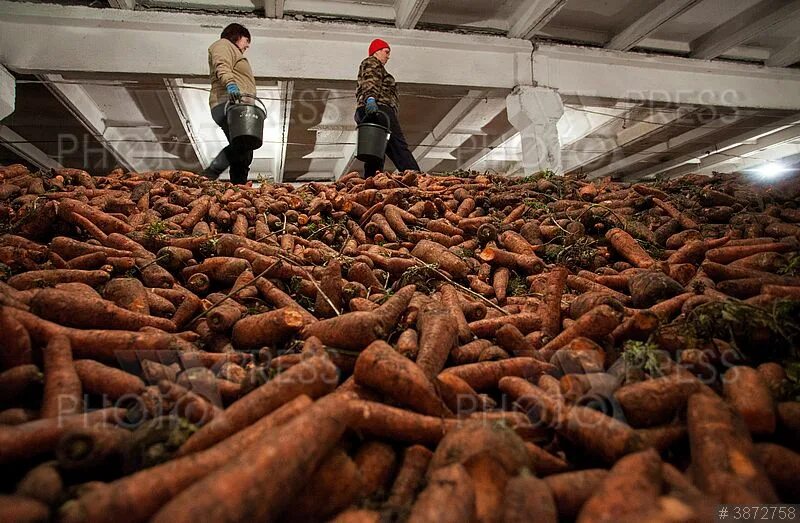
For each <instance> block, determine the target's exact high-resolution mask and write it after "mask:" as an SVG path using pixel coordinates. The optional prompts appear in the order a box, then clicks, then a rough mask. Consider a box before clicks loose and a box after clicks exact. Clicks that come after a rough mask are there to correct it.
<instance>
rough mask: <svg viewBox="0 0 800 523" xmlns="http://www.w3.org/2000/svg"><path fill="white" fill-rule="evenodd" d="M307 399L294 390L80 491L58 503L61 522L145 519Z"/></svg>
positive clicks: (296, 411) (285, 418)
mask: <svg viewBox="0 0 800 523" xmlns="http://www.w3.org/2000/svg"><path fill="white" fill-rule="evenodd" d="M309 405H311V400H310V399H309V398H308V397H307V396H298V397H297V398H295V399H294V400H292V401H290V402H288V403H286V404H285V405H284V406H283V407H281V408H279V409H277V410H275V411H274V412H272V413H271V414H268V415H266V416H264V417H262V418H260V419H259V420H258V421H256V422H255V423H253V424H252V425H250V426H248V427H246V428H244V429H242V430H240V431H238V432H236V434H234V435H232V436H231V437H229V438H228V439H226V440H225V441H222V442H220V443H218V444H217V445H215V446H213V447H211V448H209V449H206V450H203V451H200V452H198V453H196V454H192V455H191V456H185V457H179V458H175V459H172V460H170V461H167V462H165V463H162V464H160V465H156V466H154V467H151V468H147V469H144V470H141V471H139V472H137V473H135V474H131V475H130V476H125V477H122V478H120V479H118V480H116V481H114V482H112V483H109V484H107V485H101V486H98V487H97V488H95V489H92V490H89V491H87V492H85V493H82V494H81V495H80V496H79V497H78V498H77V499H75V500H73V501H69V502H67V503H65V504H64V505H63V506H62V507H61V509H60V518H61V520H62V521H64V523H77V522H79V521H95V522H105V523H113V522H115V521H118V520H119V518H120V517H122V515H124V517H125V520H126V521H128V522H131V523H133V522H145V521H148V520H149V519H150V518H151V517H152V516H153V514H155V513H156V512H157V511H158V510H159V509H160V508H161V507H162V506H163V505H164V504H165V503H167V502H169V501H170V500H171V499H173V498H174V497H175V496H176V495H177V494H178V493H179V492H181V491H183V490H184V489H186V488H187V487H188V486H189V485H191V484H193V483H195V482H196V481H198V480H199V479H201V478H203V477H205V476H207V475H208V474H209V473H210V472H211V471H213V470H215V469H218V468H219V467H221V466H223V465H225V464H226V463H228V462H230V461H231V460H232V459H234V458H235V457H236V456H239V455H241V454H242V452H244V451H245V450H246V449H248V448H249V447H251V446H252V445H253V444H255V443H257V442H259V441H261V440H263V439H264V438H265V437H266V436H268V435H270V434H272V431H273V430H274V429H275V427H278V426H281V425H283V424H285V423H287V422H288V421H289V420H291V419H292V418H294V417H295V416H297V415H298V414H300V413H301V412H303V411H305V410H307V409H308V407H309Z"/></svg>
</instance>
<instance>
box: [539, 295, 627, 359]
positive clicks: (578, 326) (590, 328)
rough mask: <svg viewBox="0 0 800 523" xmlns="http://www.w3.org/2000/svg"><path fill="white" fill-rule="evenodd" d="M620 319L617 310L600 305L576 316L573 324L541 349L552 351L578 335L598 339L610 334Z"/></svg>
mask: <svg viewBox="0 0 800 523" xmlns="http://www.w3.org/2000/svg"><path fill="white" fill-rule="evenodd" d="M621 319H622V318H621V315H620V313H619V312H617V311H615V310H614V309H612V308H611V307H609V306H608V305H600V306H598V307H595V308H594V309H592V310H591V311H589V312H588V313H586V314H584V315H583V316H581V317H580V318H578V320H577V321H576V322H575V324H574V325H572V326H571V327H569V328H567V329H565V330H564V331H563V332H562V333H561V334H559V335H558V336H556V337H555V338H553V339H552V340H551V341H550V342H548V343H547V344H546V345H545V346H544V347H542V350H543V351H545V352H551V353H554V352H555V351H557V350H558V349H560V348H561V347H563V346H564V345H566V344H567V343H569V342H570V341H572V340H573V339H575V338H577V337H579V336H583V337H586V338H589V339H592V340H597V339H600V338H602V337H603V336H606V335H607V334H611V333H612V332H613V331H614V329H615V328H616V327H617V325H619V324H620V321H621Z"/></svg>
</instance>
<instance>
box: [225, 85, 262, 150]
mask: <svg viewBox="0 0 800 523" xmlns="http://www.w3.org/2000/svg"><path fill="white" fill-rule="evenodd" d="M244 96H245V97H247V98H252V99H253V100H256V101H257V102H258V103H260V104H261V107H259V106H257V105H255V104H246V103H233V104H232V103H230V102H228V103H226V104H225V118H226V120H227V122H228V133H229V134H230V142H231V145H234V146H236V147H241V148H242V149H249V150H256V149H258V148H259V147H261V144H262V143H263V136H264V121H265V120H266V119H267V107H266V106H265V105H264V102H262V101H261V100H259V99H258V97H256V96H251V95H244ZM262 108H263V109H262Z"/></svg>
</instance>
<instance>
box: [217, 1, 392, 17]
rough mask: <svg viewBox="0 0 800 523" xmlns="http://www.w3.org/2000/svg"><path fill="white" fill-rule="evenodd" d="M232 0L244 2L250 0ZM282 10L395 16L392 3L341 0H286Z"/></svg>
mask: <svg viewBox="0 0 800 523" xmlns="http://www.w3.org/2000/svg"><path fill="white" fill-rule="evenodd" d="M212 1H214V0H212ZM215 1H219V0H215ZM234 1H237V2H241V3H245V2H250V1H251V0H234ZM283 10H284V12H287V13H298V14H317V15H322V16H330V17H336V18H349V19H357V20H385V21H387V22H389V21H394V20H395V16H396V12H395V9H394V6H392V5H379V4H368V3H365V2H347V1H341V0H286V2H285V5H284V9H283Z"/></svg>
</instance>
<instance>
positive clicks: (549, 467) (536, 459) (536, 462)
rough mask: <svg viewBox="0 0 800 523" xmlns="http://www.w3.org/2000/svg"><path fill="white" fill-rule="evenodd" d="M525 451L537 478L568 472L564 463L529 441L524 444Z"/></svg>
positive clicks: (567, 467)
mask: <svg viewBox="0 0 800 523" xmlns="http://www.w3.org/2000/svg"><path fill="white" fill-rule="evenodd" d="M525 449H526V450H527V451H528V458H529V460H530V462H531V466H532V467H533V469H532V470H533V471H534V472H536V474H537V475H538V476H539V477H545V476H549V475H551V474H560V473H562V472H566V471H567V470H569V465H568V464H567V462H566V461H564V460H563V459H561V458H559V457H557V456H554V455H553V454H551V453H549V452H547V451H546V450H544V449H543V448H541V447H539V446H538V445H535V444H533V443H531V442H530V441H526V442H525Z"/></svg>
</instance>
